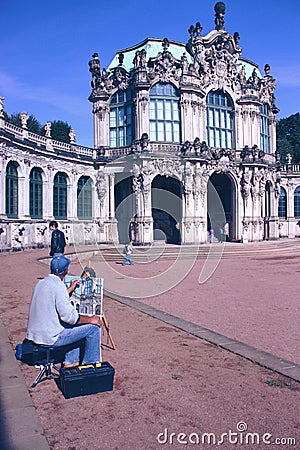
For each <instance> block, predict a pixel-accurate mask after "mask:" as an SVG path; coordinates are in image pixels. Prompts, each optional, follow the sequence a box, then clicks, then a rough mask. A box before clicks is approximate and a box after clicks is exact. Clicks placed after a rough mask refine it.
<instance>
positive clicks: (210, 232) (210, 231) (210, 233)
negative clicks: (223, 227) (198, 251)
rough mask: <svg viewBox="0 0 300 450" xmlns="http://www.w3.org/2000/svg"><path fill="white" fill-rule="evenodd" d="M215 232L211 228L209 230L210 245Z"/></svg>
mask: <svg viewBox="0 0 300 450" xmlns="http://www.w3.org/2000/svg"><path fill="white" fill-rule="evenodd" d="M214 236H215V231H214V229H213V228H211V229H210V230H209V243H210V244H212V243H213V242H214Z"/></svg>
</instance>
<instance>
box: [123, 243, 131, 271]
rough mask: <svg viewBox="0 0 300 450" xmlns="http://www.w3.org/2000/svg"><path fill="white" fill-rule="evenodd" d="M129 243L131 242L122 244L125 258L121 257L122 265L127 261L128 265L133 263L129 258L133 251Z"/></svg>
mask: <svg viewBox="0 0 300 450" xmlns="http://www.w3.org/2000/svg"><path fill="white" fill-rule="evenodd" d="M131 244H132V242H131V241H130V242H129V244H126V245H125V246H124V250H123V253H124V254H125V258H124V259H123V262H122V266H125V264H126V263H127V262H129V265H130V266H132V265H133V262H132V260H131V253H132V252H133V248H132V246H131Z"/></svg>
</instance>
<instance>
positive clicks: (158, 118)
mask: <svg viewBox="0 0 300 450" xmlns="http://www.w3.org/2000/svg"><path fill="white" fill-rule="evenodd" d="M180 140H181V139H180V113H179V93H178V91H177V89H175V87H174V86H172V85H171V84H160V83H157V84H155V85H154V86H153V87H152V88H151V90H150V141H155V142H180Z"/></svg>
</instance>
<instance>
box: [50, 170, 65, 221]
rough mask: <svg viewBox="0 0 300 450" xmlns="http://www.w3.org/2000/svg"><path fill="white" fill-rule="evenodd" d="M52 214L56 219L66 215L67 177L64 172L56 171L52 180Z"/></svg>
mask: <svg viewBox="0 0 300 450" xmlns="http://www.w3.org/2000/svg"><path fill="white" fill-rule="evenodd" d="M61 180H64V181H65V182H62V181H61ZM53 216H54V218H55V219H58V220H65V219H67V216H68V177H67V175H66V174H65V173H64V172H57V173H56V174H55V177H54V180H53Z"/></svg>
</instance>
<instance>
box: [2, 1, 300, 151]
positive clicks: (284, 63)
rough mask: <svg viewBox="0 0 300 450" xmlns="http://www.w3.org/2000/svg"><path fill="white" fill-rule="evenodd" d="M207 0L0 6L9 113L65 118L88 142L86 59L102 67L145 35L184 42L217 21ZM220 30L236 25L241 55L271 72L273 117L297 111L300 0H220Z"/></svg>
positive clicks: (299, 109)
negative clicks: (223, 10) (222, 22)
mask: <svg viewBox="0 0 300 450" xmlns="http://www.w3.org/2000/svg"><path fill="white" fill-rule="evenodd" d="M215 3H216V1H215V0H214V1H211V0H189V1H188V2H186V1H179V0H174V1H172V0H171V1H170V2H163V1H162V0H151V1H149V2H146V1H145V2H141V1H140V0H127V1H124V0H122V1H120V0H115V1H113V0H105V1H103V0H89V1H85V2H84V1H79V0H72V1H70V0H51V1H49V2H41V1H38V0H26V1H24V0H16V1H14V2H4V1H3V2H2V5H1V9H0V29H1V45H0V96H2V97H5V100H4V106H5V110H6V111H7V113H8V114H11V113H15V112H21V111H27V112H28V113H29V114H33V115H34V116H35V117H36V118H37V119H38V120H39V122H40V123H42V124H44V123H45V122H46V121H48V120H49V121H52V120H63V121H65V122H68V123H69V124H70V125H71V126H72V127H73V128H74V129H75V132H76V141H77V143H78V144H80V145H86V146H90V147H93V115H92V104H91V103H90V102H89V101H88V96H89V94H90V81H91V77H90V73H89V70H88V61H89V60H90V59H91V56H92V54H93V53H94V52H98V53H99V58H100V61H101V67H102V68H106V67H108V65H109V64H110V62H111V60H112V59H113V57H114V56H115V53H116V50H120V49H123V48H126V47H130V46H132V45H134V44H137V43H138V42H141V41H142V40H144V39H145V38H146V37H155V38H164V37H167V38H168V39H172V40H175V41H179V42H183V43H186V42H187V41H188V39H189V34H188V31H187V30H188V28H189V26H190V25H195V24H196V22H200V23H201V25H202V27H203V30H202V34H203V35H205V34H207V33H208V32H209V31H211V30H212V29H214V28H215V23H214V18H215V12H214V5H215ZM224 3H225V5H226V14H225V29H226V31H228V32H229V33H234V32H235V31H238V32H239V34H240V42H239V43H240V46H241V47H242V49H243V52H242V56H243V57H245V58H247V59H250V60H252V61H254V62H256V63H257V64H258V65H259V69H260V71H261V72H262V73H263V69H264V65H265V64H266V63H268V64H269V65H270V66H271V74H272V75H273V76H274V77H275V78H276V81H277V88H276V91H275V96H276V103H277V106H278V107H279V108H280V113H279V114H278V116H277V117H278V118H279V119H281V118H283V117H288V116H290V115H291V114H295V113H297V112H300V50H299V32H300V26H299V23H300V22H299V21H300V1H299V0H286V1H283V0H251V1H249V0H227V1H226V0H225V1H224Z"/></svg>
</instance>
